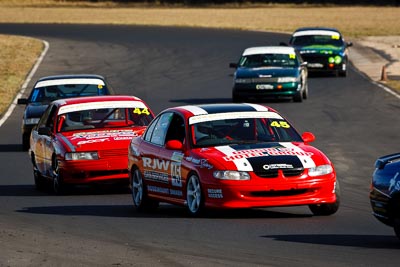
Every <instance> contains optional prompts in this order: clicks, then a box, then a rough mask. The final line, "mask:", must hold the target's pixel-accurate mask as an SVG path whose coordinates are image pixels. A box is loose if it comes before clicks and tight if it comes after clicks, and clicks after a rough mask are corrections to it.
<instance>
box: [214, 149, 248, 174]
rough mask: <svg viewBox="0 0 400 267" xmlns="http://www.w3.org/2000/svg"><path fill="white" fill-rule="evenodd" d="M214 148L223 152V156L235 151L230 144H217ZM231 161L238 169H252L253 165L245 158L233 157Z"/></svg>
mask: <svg viewBox="0 0 400 267" xmlns="http://www.w3.org/2000/svg"><path fill="white" fill-rule="evenodd" d="M215 149H217V150H218V151H220V152H221V153H223V154H224V155H225V156H230V155H232V154H233V153H234V152H235V151H236V150H235V149H233V148H232V147H230V146H217V147H215ZM233 163H234V164H235V165H236V168H237V170H238V171H247V172H252V171H253V167H252V166H251V164H250V162H249V161H248V160H247V159H246V158H241V159H235V160H233Z"/></svg>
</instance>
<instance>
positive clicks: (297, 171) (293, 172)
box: [254, 168, 304, 178]
mask: <svg viewBox="0 0 400 267" xmlns="http://www.w3.org/2000/svg"><path fill="white" fill-rule="evenodd" d="M279 171H281V172H282V173H283V176H285V177H293V176H299V175H301V174H302V173H303V171H304V168H294V169H283V170H281V169H275V170H262V171H255V172H254V173H255V174H256V175H257V176H259V177H261V178H276V177H278V176H279Z"/></svg>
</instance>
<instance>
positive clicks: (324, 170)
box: [308, 164, 333, 177]
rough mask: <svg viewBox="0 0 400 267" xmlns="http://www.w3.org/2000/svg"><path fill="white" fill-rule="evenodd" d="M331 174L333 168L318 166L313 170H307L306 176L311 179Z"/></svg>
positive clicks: (327, 165)
mask: <svg viewBox="0 0 400 267" xmlns="http://www.w3.org/2000/svg"><path fill="white" fill-rule="evenodd" d="M332 172H333V168H332V166H331V165H329V164H325V165H320V166H316V167H314V168H310V169H308V175H309V176H312V177H314V176H321V175H326V174H330V173H332Z"/></svg>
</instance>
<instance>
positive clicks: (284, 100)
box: [169, 98, 293, 105]
mask: <svg viewBox="0 0 400 267" xmlns="http://www.w3.org/2000/svg"><path fill="white" fill-rule="evenodd" d="M169 102H171V103H181V104H188V105H200V104H215V103H218V104H224V103H232V99H231V98H210V99H207V98H190V99H171V100H170V101H169ZM243 102H245V103H258V104H262V103H291V102H293V101H292V99H291V98H282V99H276V98H262V99H255V98H250V99H247V100H245V101H243Z"/></svg>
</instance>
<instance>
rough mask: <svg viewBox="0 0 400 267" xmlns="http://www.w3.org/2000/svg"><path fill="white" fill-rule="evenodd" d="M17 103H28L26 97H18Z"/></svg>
mask: <svg viewBox="0 0 400 267" xmlns="http://www.w3.org/2000/svg"><path fill="white" fill-rule="evenodd" d="M17 104H18V105H26V104H28V99H27V98H18V101H17Z"/></svg>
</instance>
